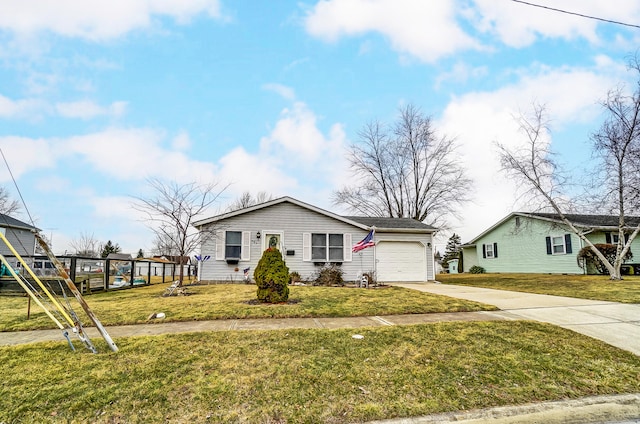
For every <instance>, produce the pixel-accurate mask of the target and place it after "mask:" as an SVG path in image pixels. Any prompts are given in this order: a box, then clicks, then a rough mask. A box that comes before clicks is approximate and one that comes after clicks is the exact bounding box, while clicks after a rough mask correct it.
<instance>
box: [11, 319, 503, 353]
mask: <svg viewBox="0 0 640 424" xmlns="http://www.w3.org/2000/svg"><path fill="white" fill-rule="evenodd" d="M509 319H512V318H510V317H507V316H504V314H502V313H500V312H498V311H481V312H452V313H439V314H408V315H385V316H383V317H381V316H368V317H345V318H263V319H230V320H213V321H187V322H162V321H159V320H156V321H154V322H153V323H149V324H138V325H118V326H110V327H107V328H106V329H107V332H108V333H109V335H110V336H111V337H112V338H113V339H117V338H118V337H132V336H156V335H160V334H169V333H192V332H198V331H229V330H280V329H291V328H327V329H335V328H358V327H381V326H390V325H407V324H422V323H428V322H446V321H500V320H509ZM85 331H86V332H87V334H88V335H89V337H90V338H92V339H98V338H100V334H99V333H98V331H97V330H96V329H95V328H92V327H88V328H86V329H85ZM64 340H65V339H64V337H63V336H62V331H60V330H33V331H15V332H0V346H11V345H18V344H27V343H36V342H44V341H64ZM72 340H73V338H72Z"/></svg>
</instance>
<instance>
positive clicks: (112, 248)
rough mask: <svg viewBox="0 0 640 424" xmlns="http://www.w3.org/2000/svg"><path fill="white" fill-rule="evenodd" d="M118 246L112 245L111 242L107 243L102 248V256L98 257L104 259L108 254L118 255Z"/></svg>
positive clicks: (119, 250)
mask: <svg viewBox="0 0 640 424" xmlns="http://www.w3.org/2000/svg"><path fill="white" fill-rule="evenodd" d="M120 252H121V249H120V245H118V243H116V244H113V243H111V240H109V241H107V244H105V245H104V247H103V248H102V254H101V255H100V256H101V257H102V258H106V257H107V256H109V254H110V253H120Z"/></svg>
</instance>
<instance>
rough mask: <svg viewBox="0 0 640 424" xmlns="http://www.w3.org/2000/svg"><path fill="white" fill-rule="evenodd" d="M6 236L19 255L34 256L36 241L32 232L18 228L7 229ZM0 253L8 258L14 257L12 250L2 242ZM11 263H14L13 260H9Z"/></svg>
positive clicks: (0, 243)
mask: <svg viewBox="0 0 640 424" xmlns="http://www.w3.org/2000/svg"><path fill="white" fill-rule="evenodd" d="M4 235H5V237H6V238H7V240H8V241H9V243H11V245H12V246H13V248H14V249H15V250H16V251H17V252H18V254H19V255H21V256H33V254H34V252H35V243H36V241H35V240H36V239H35V236H34V235H33V233H32V232H31V231H26V230H21V229H17V228H6V229H5V233H4ZM0 253H1V254H2V255H4V256H7V257H8V258H9V257H13V256H14V255H13V253H12V252H11V250H10V249H9V248H8V247H7V246H6V245H5V243H4V242H2V241H0ZM9 262H10V263H13V261H11V260H9Z"/></svg>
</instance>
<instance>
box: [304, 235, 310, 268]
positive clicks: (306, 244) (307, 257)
mask: <svg viewBox="0 0 640 424" xmlns="http://www.w3.org/2000/svg"><path fill="white" fill-rule="evenodd" d="M302 260H303V261H304V262H309V261H310V260H311V233H302Z"/></svg>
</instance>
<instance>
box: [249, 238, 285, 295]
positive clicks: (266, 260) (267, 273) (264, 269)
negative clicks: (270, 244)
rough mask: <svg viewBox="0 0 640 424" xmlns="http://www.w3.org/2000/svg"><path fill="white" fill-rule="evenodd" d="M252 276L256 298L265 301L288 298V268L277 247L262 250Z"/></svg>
mask: <svg viewBox="0 0 640 424" xmlns="http://www.w3.org/2000/svg"><path fill="white" fill-rule="evenodd" d="M253 278H254V279H255V280H256V285H257V286H258V300H259V301H260V302H265V303H280V302H286V301H287V300H288V299H289V268H287V265H286V264H285V263H284V260H282V254H281V253H280V251H279V250H278V249H272V248H269V249H267V250H265V251H264V253H263V254H262V258H260V261H259V262H258V265H257V266H256V270H255V271H254V273H253Z"/></svg>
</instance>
